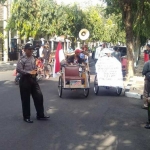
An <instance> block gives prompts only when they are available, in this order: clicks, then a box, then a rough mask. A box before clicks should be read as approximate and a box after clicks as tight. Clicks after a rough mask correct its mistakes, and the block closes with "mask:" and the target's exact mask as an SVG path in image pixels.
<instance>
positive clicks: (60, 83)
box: [58, 76, 63, 97]
mask: <svg viewBox="0 0 150 150" xmlns="http://www.w3.org/2000/svg"><path fill="white" fill-rule="evenodd" d="M62 88H63V81H62V77H61V76H60V77H59V81H58V95H59V97H62Z"/></svg>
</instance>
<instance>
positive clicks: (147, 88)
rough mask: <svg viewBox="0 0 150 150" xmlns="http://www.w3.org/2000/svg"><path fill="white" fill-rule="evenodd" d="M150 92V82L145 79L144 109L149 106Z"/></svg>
mask: <svg viewBox="0 0 150 150" xmlns="http://www.w3.org/2000/svg"><path fill="white" fill-rule="evenodd" d="M149 91H150V82H149V81H148V80H147V79H145V81H144V91H143V101H144V107H147V106H148V97H149V94H150V93H149Z"/></svg>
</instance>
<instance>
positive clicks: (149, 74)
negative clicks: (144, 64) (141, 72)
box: [145, 72, 150, 82]
mask: <svg viewBox="0 0 150 150" xmlns="http://www.w3.org/2000/svg"><path fill="white" fill-rule="evenodd" d="M145 76H146V79H147V80H148V81H149V82H150V72H148V73H146V75H145Z"/></svg>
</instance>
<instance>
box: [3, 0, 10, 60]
mask: <svg viewBox="0 0 150 150" xmlns="http://www.w3.org/2000/svg"><path fill="white" fill-rule="evenodd" d="M3 19H4V21H3V35H4V48H3V61H4V62H7V61H8V49H9V48H8V32H7V31H6V30H5V29H6V27H7V21H8V0H7V1H6V2H5V4H4V5H3Z"/></svg>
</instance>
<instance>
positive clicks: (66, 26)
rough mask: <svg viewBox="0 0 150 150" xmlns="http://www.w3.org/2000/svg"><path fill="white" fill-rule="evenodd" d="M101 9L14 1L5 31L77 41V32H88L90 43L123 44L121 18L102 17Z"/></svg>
mask: <svg viewBox="0 0 150 150" xmlns="http://www.w3.org/2000/svg"><path fill="white" fill-rule="evenodd" d="M105 13H106V12H105V10H104V8H103V7H101V6H89V7H88V8H87V9H84V10H81V9H80V8H79V7H78V5H77V4H73V5H57V4H56V3H55V2H54V1H53V0H15V1H14V3H13V5H12V9H11V18H10V19H9V22H8V26H7V29H8V30H10V29H11V30H12V31H19V33H20V37H24V36H25V37H27V38H28V37H34V38H38V37H42V36H49V37H53V36H55V35H64V36H66V37H67V36H70V37H74V38H75V40H76V39H77V38H78V34H79V31H80V30H81V29H82V28H87V29H88V30H89V31H90V38H89V41H105V42H113V43H117V42H118V41H121V42H123V43H124V41H125V40H124V39H125V32H124V30H123V28H121V27H120V21H121V15H115V14H112V15H109V16H107V17H106V16H105Z"/></svg>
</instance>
